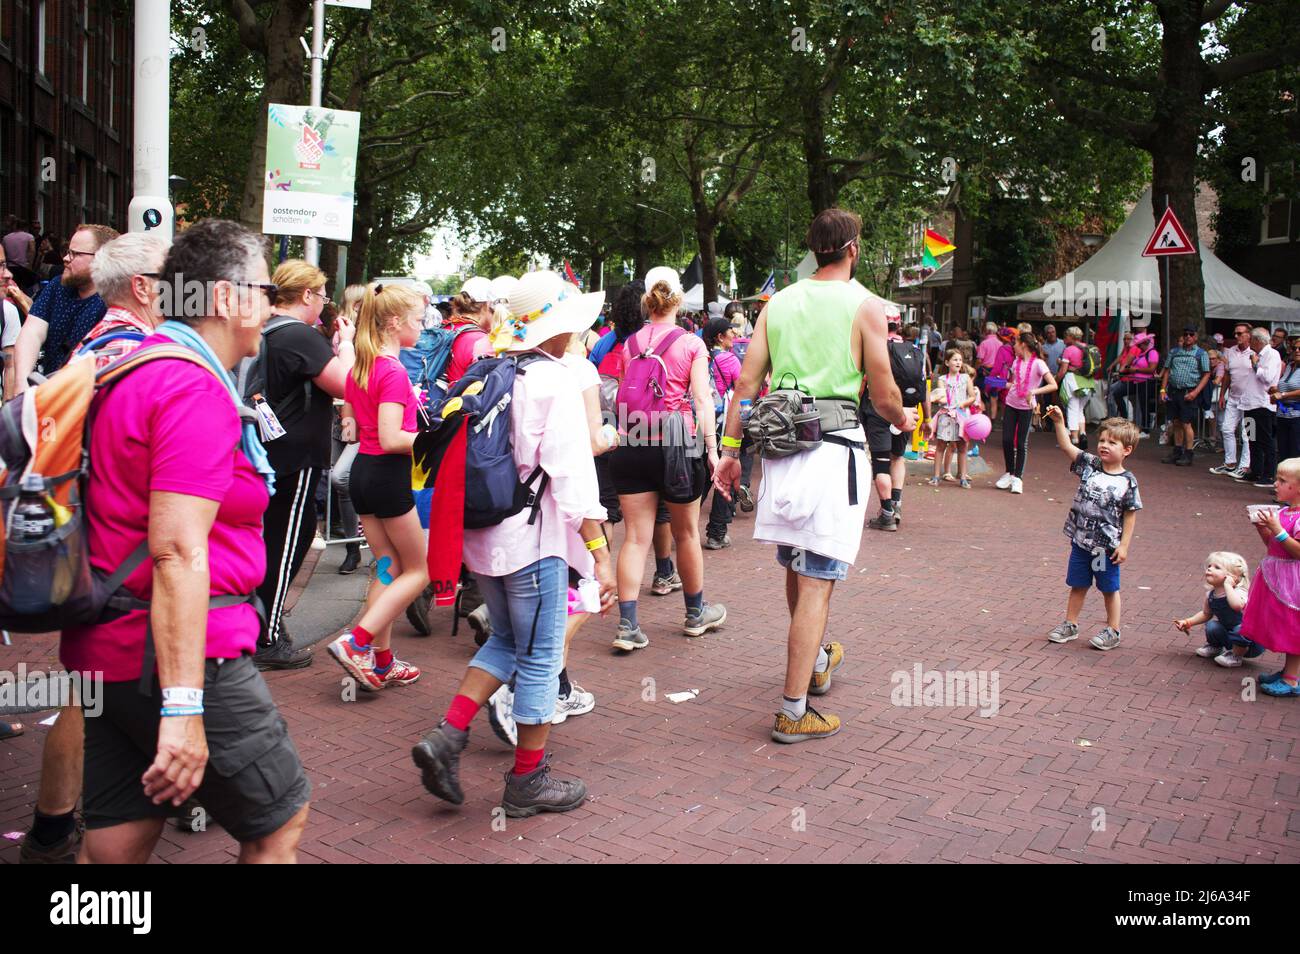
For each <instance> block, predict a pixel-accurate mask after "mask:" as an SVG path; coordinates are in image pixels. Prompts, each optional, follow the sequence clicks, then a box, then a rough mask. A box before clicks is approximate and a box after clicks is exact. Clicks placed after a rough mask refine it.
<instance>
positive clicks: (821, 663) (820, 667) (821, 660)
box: [813, 646, 831, 672]
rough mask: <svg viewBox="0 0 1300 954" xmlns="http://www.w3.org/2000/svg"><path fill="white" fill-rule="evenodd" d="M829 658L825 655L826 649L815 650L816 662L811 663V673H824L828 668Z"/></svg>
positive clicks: (823, 647)
mask: <svg viewBox="0 0 1300 954" xmlns="http://www.w3.org/2000/svg"><path fill="white" fill-rule="evenodd" d="M830 664H831V657H830V656H828V655H827V654H826V647H825V646H822V647H820V648H818V650H817V662H815V663H813V672H825V671H826V670H827V668H829V667H830Z"/></svg>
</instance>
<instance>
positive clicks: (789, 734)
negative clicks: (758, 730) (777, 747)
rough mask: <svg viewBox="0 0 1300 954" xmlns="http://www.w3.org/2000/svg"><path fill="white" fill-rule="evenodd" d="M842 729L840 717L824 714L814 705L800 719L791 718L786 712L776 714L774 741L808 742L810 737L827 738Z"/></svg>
mask: <svg viewBox="0 0 1300 954" xmlns="http://www.w3.org/2000/svg"><path fill="white" fill-rule="evenodd" d="M838 731H840V717H839V716H833V715H822V714H821V713H820V712H818V711H817V710H816V709H814V708H813V707H812V706H809V707H808V711H807V712H805V713H804V714H803V718H802V719H799V720H795V719H791V718H790V717H789V716H788V715H786V714H785V713H784V712H778V713H777V714H776V725H774V726H773V727H772V740H773V741H774V742H785V743H787V744H790V743H794V742H807V741H808V740H809V739H825V738H828V737H830V736H832V735H834V734H835V733H836V732H838Z"/></svg>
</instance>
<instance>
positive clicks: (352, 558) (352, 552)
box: [339, 543, 361, 576]
mask: <svg viewBox="0 0 1300 954" xmlns="http://www.w3.org/2000/svg"><path fill="white" fill-rule="evenodd" d="M347 550H348V552H347V553H346V554H344V556H343V562H342V563H340V564H339V575H340V576H347V575H348V574H350V573H355V572H356V571H357V567H359V566H360V565H361V544H359V543H349V544H347Z"/></svg>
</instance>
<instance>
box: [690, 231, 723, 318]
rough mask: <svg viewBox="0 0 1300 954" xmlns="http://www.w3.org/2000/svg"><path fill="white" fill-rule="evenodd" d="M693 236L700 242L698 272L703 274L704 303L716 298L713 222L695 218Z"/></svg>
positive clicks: (716, 264)
mask: <svg viewBox="0 0 1300 954" xmlns="http://www.w3.org/2000/svg"><path fill="white" fill-rule="evenodd" d="M695 238H696V240H697V241H698V242H699V243H700V273H701V274H702V275H703V276H704V277H703V282H704V303H705V305H708V303H709V302H711V301H717V300H718V248H717V237H716V236H715V235H714V234H713V223H712V221H710V220H709V219H708V218H704V219H703V220H700V219H697V220H696V226H695Z"/></svg>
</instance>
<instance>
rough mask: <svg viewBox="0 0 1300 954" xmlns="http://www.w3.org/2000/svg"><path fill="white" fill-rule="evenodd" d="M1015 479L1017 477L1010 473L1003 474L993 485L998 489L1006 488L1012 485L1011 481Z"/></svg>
mask: <svg viewBox="0 0 1300 954" xmlns="http://www.w3.org/2000/svg"><path fill="white" fill-rule="evenodd" d="M1015 479H1016V478H1014V477H1012V476H1011V475H1010V474H1003V475H1002V476H1001V477H999V478H998V482H997V483H996V484H994V485H993V486H994V487H996V488H998V490H1006V489H1007V488H1008V487H1010V486H1011V482H1012V481H1013V480H1015Z"/></svg>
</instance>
